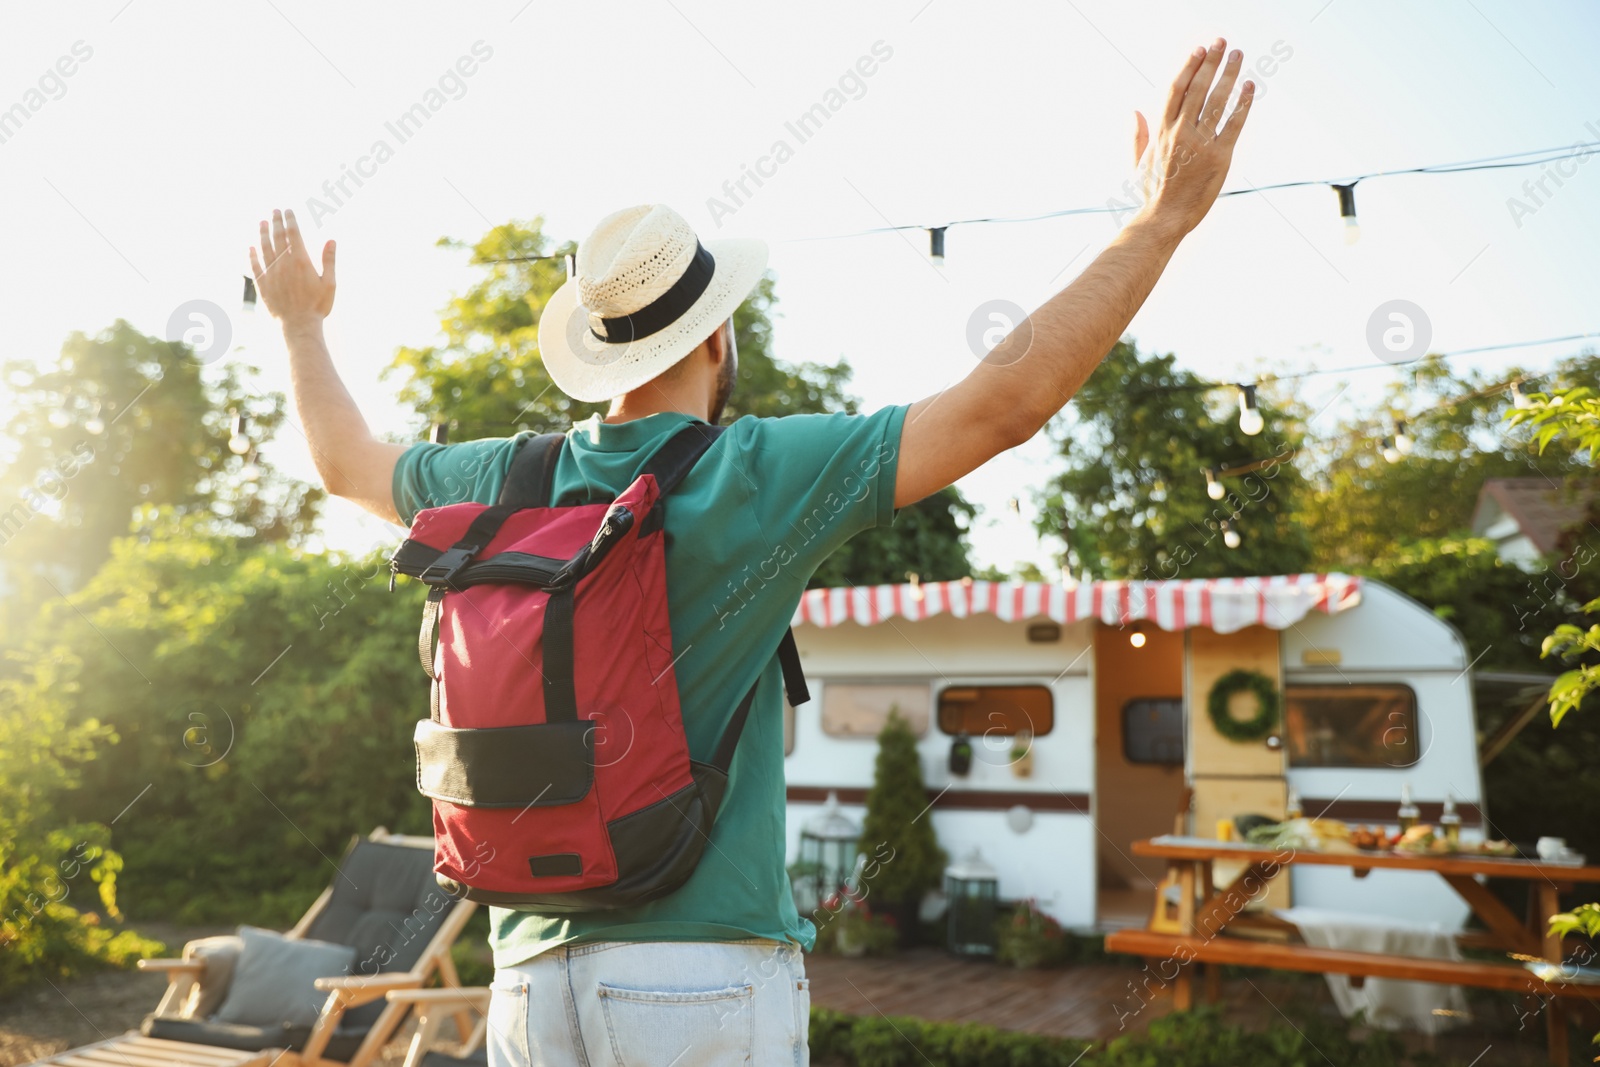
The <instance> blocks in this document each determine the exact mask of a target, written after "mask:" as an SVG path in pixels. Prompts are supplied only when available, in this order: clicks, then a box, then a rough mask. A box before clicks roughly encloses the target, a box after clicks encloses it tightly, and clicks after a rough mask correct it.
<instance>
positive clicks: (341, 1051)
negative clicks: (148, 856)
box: [38, 827, 476, 1067]
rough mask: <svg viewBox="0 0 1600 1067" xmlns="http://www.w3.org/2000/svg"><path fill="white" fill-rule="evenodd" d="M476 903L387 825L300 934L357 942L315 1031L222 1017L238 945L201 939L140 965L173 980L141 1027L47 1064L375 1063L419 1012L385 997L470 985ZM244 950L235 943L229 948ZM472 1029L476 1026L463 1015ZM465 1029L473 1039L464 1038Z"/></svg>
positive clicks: (290, 1066) (287, 1066) (418, 844)
mask: <svg viewBox="0 0 1600 1067" xmlns="http://www.w3.org/2000/svg"><path fill="white" fill-rule="evenodd" d="M475 907H476V905H474V904H473V903H471V902H470V901H458V900H455V899H453V898H451V897H449V896H448V895H446V894H445V893H444V891H443V890H442V889H440V888H439V886H438V883H437V882H436V881H435V880H434V876H433V838H431V837H406V836H402V835H399V834H391V833H389V832H388V831H387V830H385V829H384V828H382V827H379V828H378V829H376V830H374V831H373V832H372V833H371V834H370V835H369V836H367V837H364V838H362V837H357V838H354V839H353V840H352V841H351V843H350V847H349V848H348V849H347V850H346V851H345V853H344V856H343V857H342V858H341V859H340V862H339V868H338V873H337V874H336V875H335V877H334V879H333V882H332V883H331V884H330V885H329V886H328V888H327V889H325V890H324V891H323V892H322V895H321V896H319V897H318V898H317V899H316V901H315V903H313V904H312V905H311V908H310V910H309V911H307V912H306V914H305V916H304V917H303V918H301V920H300V921H299V922H298V923H297V924H295V927H294V928H293V929H292V930H290V931H289V933H288V935H287V936H289V937H291V938H305V939H308V940H316V941H330V942H334V943H336V944H341V945H349V946H351V947H353V948H354V949H355V950H356V951H355V963H354V964H353V965H352V967H351V973H350V974H348V975H339V976H332V975H330V976H329V977H326V978H319V979H317V982H316V987H317V989H319V990H322V991H323V992H325V993H327V999H326V1000H324V1001H323V1003H322V1006H321V1011H320V1014H319V1015H318V1017H317V1020H316V1023H315V1024H314V1025H311V1026H290V1025H282V1026H273V1027H263V1026H246V1025H241V1024H238V1023H233V1022H223V1021H220V1020H217V1019H215V1018H213V1017H212V1016H213V1013H214V1012H215V1011H216V1010H217V1008H218V1007H220V1006H221V1004H222V1001H223V999H224V997H225V996H226V993H227V987H228V984H229V983H230V982H231V980H232V977H233V971H234V963H235V957H236V955H237V951H238V945H237V940H238V939H236V938H233V939H230V938H207V939H205V940H204V941H200V942H190V943H189V944H188V945H187V946H185V949H184V955H183V958H182V959H175V960H172V959H167V960H141V961H140V962H139V968H140V970H145V971H159V972H164V973H165V974H166V976H167V990H166V994H165V995H164V996H163V997H162V998H161V1002H160V1004H158V1005H157V1007H156V1010H155V1011H154V1012H152V1013H151V1014H150V1015H149V1016H147V1017H146V1018H145V1020H144V1023H143V1024H142V1025H141V1026H140V1028H139V1029H138V1030H137V1031H129V1032H128V1033H127V1034H124V1035H122V1036H121V1037H118V1038H113V1039H111V1040H109V1041H103V1042H99V1043H98V1044H96V1045H90V1046H85V1047H84V1048H80V1049H69V1050H68V1051H66V1052H62V1053H59V1054H57V1055H55V1056H52V1057H49V1058H48V1059H45V1060H40V1061H38V1063H39V1065H44V1064H50V1065H53V1067H180V1065H181V1067H250V1065H256V1064H267V1063H271V1064H273V1065H274V1067H319V1065H322V1064H324V1063H330V1062H334V1063H342V1064H348V1065H349V1067H366V1065H367V1064H369V1063H370V1062H371V1061H372V1060H373V1059H375V1058H376V1057H377V1055H378V1053H379V1052H380V1051H381V1050H382V1048H383V1046H384V1045H385V1044H386V1043H387V1042H388V1041H389V1040H390V1038H391V1037H393V1035H394V1033H395V1031H396V1030H397V1029H398V1028H399V1026H400V1024H401V1022H402V1021H403V1020H404V1018H405V1015H406V1012H407V1011H408V1010H409V1006H408V1005H407V1004H405V1003H402V1002H389V1001H386V1000H385V999H384V994H386V993H388V992H390V991H391V990H396V989H420V988H422V987H423V986H425V985H427V984H428V983H429V982H430V981H431V980H432V979H433V978H434V976H435V975H437V976H438V978H439V980H440V982H441V983H442V984H443V985H445V986H454V987H459V986H460V985H461V981H460V979H459V977H457V975H456V969H455V965H454V963H452V962H451V959H450V946H451V945H452V944H453V943H454V942H455V940H456V938H457V937H458V936H460V933H461V929H462V927H463V926H464V925H465V924H466V921H467V919H468V917H470V916H471V914H472V911H473V909H474V908H475ZM230 942H233V944H230ZM461 1024H462V1025H464V1026H467V1027H470V1026H471V1019H470V1016H469V1015H468V1014H467V1013H466V1012H465V1011H464V1010H463V1012H462V1018H461ZM463 1032H465V1031H463Z"/></svg>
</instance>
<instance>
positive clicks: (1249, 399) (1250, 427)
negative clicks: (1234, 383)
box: [1239, 385, 1267, 437]
mask: <svg viewBox="0 0 1600 1067" xmlns="http://www.w3.org/2000/svg"><path fill="white" fill-rule="evenodd" d="M1266 425H1267V420H1265V419H1263V418H1262V417H1261V410H1260V409H1259V408H1257V407H1256V387H1255V386H1253V385H1241V386H1239V432H1240V433H1242V434H1244V435H1245V436H1246V437H1254V436H1255V435H1256V434H1258V433H1260V432H1261V431H1262V430H1263V429H1264V428H1265V427H1266Z"/></svg>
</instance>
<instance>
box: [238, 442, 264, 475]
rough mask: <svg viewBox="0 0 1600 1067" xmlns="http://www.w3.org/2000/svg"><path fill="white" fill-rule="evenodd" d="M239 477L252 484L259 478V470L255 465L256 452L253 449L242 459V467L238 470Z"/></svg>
mask: <svg viewBox="0 0 1600 1067" xmlns="http://www.w3.org/2000/svg"><path fill="white" fill-rule="evenodd" d="M239 477H241V478H243V479H244V480H245V481H247V482H253V481H255V480H256V479H258V478H260V477H261V468H260V467H259V466H258V465H257V464H256V450H255V449H254V448H252V449H251V450H250V454H249V455H248V456H246V457H245V458H244V466H242V467H240V468H239Z"/></svg>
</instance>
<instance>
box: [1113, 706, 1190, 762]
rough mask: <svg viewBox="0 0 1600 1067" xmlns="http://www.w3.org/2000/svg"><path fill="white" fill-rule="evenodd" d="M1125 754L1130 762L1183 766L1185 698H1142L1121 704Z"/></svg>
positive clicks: (1123, 753)
mask: <svg viewBox="0 0 1600 1067" xmlns="http://www.w3.org/2000/svg"><path fill="white" fill-rule="evenodd" d="M1122 756H1123V758H1124V759H1126V760H1127V761H1128V762H1129V763H1154V764H1157V765H1160V766H1163V767H1182V766H1183V698H1182V697H1140V698H1139V699H1137V700H1130V701H1128V702H1127V703H1126V704H1124V705H1122Z"/></svg>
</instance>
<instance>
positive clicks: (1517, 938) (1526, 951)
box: [1106, 835, 1600, 1063]
mask: <svg viewBox="0 0 1600 1067" xmlns="http://www.w3.org/2000/svg"><path fill="white" fill-rule="evenodd" d="M1132 849H1133V853H1134V855H1137V856H1154V857H1159V858H1162V859H1165V860H1166V861H1167V865H1168V870H1169V872H1170V873H1169V876H1170V877H1171V879H1172V880H1173V881H1175V882H1176V884H1177V886H1178V891H1179V895H1178V905H1177V926H1178V929H1177V931H1176V932H1173V931H1171V930H1170V929H1165V930H1157V929H1153V928H1152V929H1145V930H1119V931H1116V932H1114V933H1112V934H1111V935H1109V936H1108V937H1107V938H1106V948H1107V949H1110V950H1112V951H1116V952H1128V953H1132V954H1134V955H1139V956H1145V957H1155V958H1161V957H1174V956H1175V957H1176V959H1177V963H1176V966H1175V967H1173V968H1171V969H1173V970H1175V971H1176V977H1175V979H1174V988H1173V998H1174V1003H1175V1005H1176V1006H1177V1007H1178V1008H1180V1009H1185V1008H1189V1007H1191V1006H1192V1004H1193V974H1192V970H1190V969H1186V968H1184V967H1183V964H1185V963H1189V962H1193V961H1200V962H1204V963H1206V964H1207V974H1206V978H1207V993H1208V996H1211V997H1214V996H1215V988H1216V979H1217V976H1218V973H1219V972H1218V971H1217V967H1218V966H1220V965H1222V964H1225V963H1237V964H1242V965H1245V966H1264V967H1272V968H1277V969H1281V970H1303V971H1311V972H1317V973H1336V974H1346V975H1351V976H1352V977H1353V979H1354V980H1357V981H1359V979H1361V978H1364V977H1368V976H1372V977H1383V978H1397V979H1402V980H1410V981H1424V982H1441V983H1444V984H1450V985H1474V986H1481V987H1484V988H1491V989H1506V990H1512V991H1516V992H1523V993H1527V994H1532V995H1534V996H1538V997H1541V998H1548V999H1547V1000H1544V1003H1546V1004H1548V1005H1550V1007H1551V1010H1549V1011H1548V1012H1547V1013H1546V1016H1545V1021H1546V1031H1547V1036H1548V1038H1549V1043H1550V1057H1551V1062H1552V1063H1556V1062H1559V1063H1565V1062H1566V1036H1567V1033H1566V1023H1565V1021H1564V1020H1563V1019H1561V1018H1560V1015H1561V1013H1560V1012H1559V1011H1557V1010H1554V1008H1555V1005H1557V1004H1559V1003H1560V1000H1559V998H1562V997H1575V998H1587V999H1590V1000H1594V1001H1600V986H1595V985H1585V984H1580V983H1576V982H1574V983H1566V982H1562V981H1560V980H1559V979H1555V980H1550V981H1546V980H1545V979H1543V978H1540V977H1538V976H1537V975H1535V974H1533V973H1532V972H1530V971H1529V970H1528V969H1527V968H1525V967H1523V966H1521V965H1519V964H1516V963H1486V962H1479V961H1475V960H1473V961H1462V960H1430V959H1417V958H1414V957H1400V956H1389V955H1384V954H1381V953H1372V952H1349V951H1342V950H1335V949H1319V948H1314V947H1311V946H1308V945H1300V944H1281V943H1268V942H1262V941H1253V940H1248V939H1246V938H1243V937H1239V936H1235V935H1230V934H1227V933H1225V931H1227V929H1228V927H1229V926H1230V924H1232V923H1234V921H1235V920H1236V919H1237V918H1238V917H1239V914H1240V912H1242V911H1243V910H1244V909H1245V907H1246V906H1247V905H1249V904H1250V903H1252V902H1253V901H1256V900H1259V899H1260V898H1261V896H1262V893H1263V891H1264V890H1265V888H1266V886H1267V884H1268V883H1269V882H1271V881H1272V879H1274V878H1276V877H1277V876H1278V875H1279V874H1281V873H1282V872H1283V871H1285V870H1287V869H1288V868H1289V867H1291V866H1293V865H1295V864H1310V865H1317V866H1330V867H1347V868H1350V869H1351V870H1352V871H1353V872H1354V874H1355V876H1356V877H1357V878H1363V877H1365V876H1366V875H1368V874H1370V873H1371V872H1372V871H1373V870H1375V869H1380V868H1381V869H1385V870H1403V871H1431V872H1432V873H1434V874H1437V875H1438V876H1439V877H1441V878H1443V879H1444V880H1445V882H1447V883H1448V884H1449V885H1450V887H1451V888H1452V889H1454V890H1455V891H1456V892H1457V893H1458V894H1460V896H1461V898H1462V899H1463V900H1465V901H1466V902H1467V906H1468V907H1469V908H1470V909H1471V910H1472V912H1473V914H1475V915H1477V916H1478V918H1479V919H1481V920H1482V921H1483V924H1484V926H1485V927H1486V928H1487V933H1486V934H1484V935H1482V936H1481V937H1479V938H1477V939H1476V942H1475V943H1477V944H1479V945H1483V946H1486V947H1492V948H1497V949H1501V950H1503V951H1505V952H1507V953H1511V954H1514V955H1516V956H1520V957H1522V958H1523V959H1525V960H1530V961H1531V960H1546V961H1550V962H1552V963H1555V964H1560V963H1561V962H1562V942H1561V937H1560V936H1559V935H1555V934H1551V933H1549V926H1550V917H1551V916H1553V915H1555V914H1556V913H1557V912H1559V911H1560V910H1561V908H1560V904H1559V895H1560V893H1561V892H1562V891H1564V890H1567V889H1571V888H1572V887H1573V886H1575V885H1577V884H1579V883H1600V867H1585V866H1573V865H1567V864H1559V863H1549V862H1543V861H1537V860H1525V859H1520V858H1513V857H1500V856H1487V855H1471V854H1466V853H1406V852H1391V851H1374V852H1366V851H1359V852H1353V853H1351V852H1322V851H1314V850H1310V849H1292V848H1271V847H1267V846H1262V845H1252V844H1247V843H1243V842H1233V841H1213V840H1209V839H1206V838H1199V837H1180V836H1177V835H1164V836H1161V837H1154V838H1151V839H1149V840H1146V841H1135V842H1134V843H1133V845H1132ZM1218 861H1222V862H1225V863H1235V864H1243V869H1242V870H1241V871H1240V872H1239V874H1238V875H1237V876H1236V877H1235V878H1233V880H1232V881H1231V882H1229V884H1228V885H1226V886H1218V885H1217V884H1216V883H1215V880H1214V877H1213V864H1215V863H1217V862H1218ZM1479 876H1487V877H1490V878H1519V879H1522V880H1524V881H1527V882H1529V883H1530V887H1529V888H1530V894H1529V897H1530V899H1529V908H1528V915H1527V917H1526V918H1525V919H1522V918H1518V917H1517V916H1516V915H1515V914H1514V913H1513V912H1512V911H1511V909H1510V908H1508V907H1506V906H1505V904H1503V903H1502V902H1501V901H1500V898H1499V897H1496V896H1495V895H1494V894H1493V893H1491V892H1490V891H1489V889H1488V888H1487V887H1486V886H1484V885H1483V883H1481V882H1479V881H1478V880H1477V879H1478V877H1479ZM1158 911H1159V902H1158Z"/></svg>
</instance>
